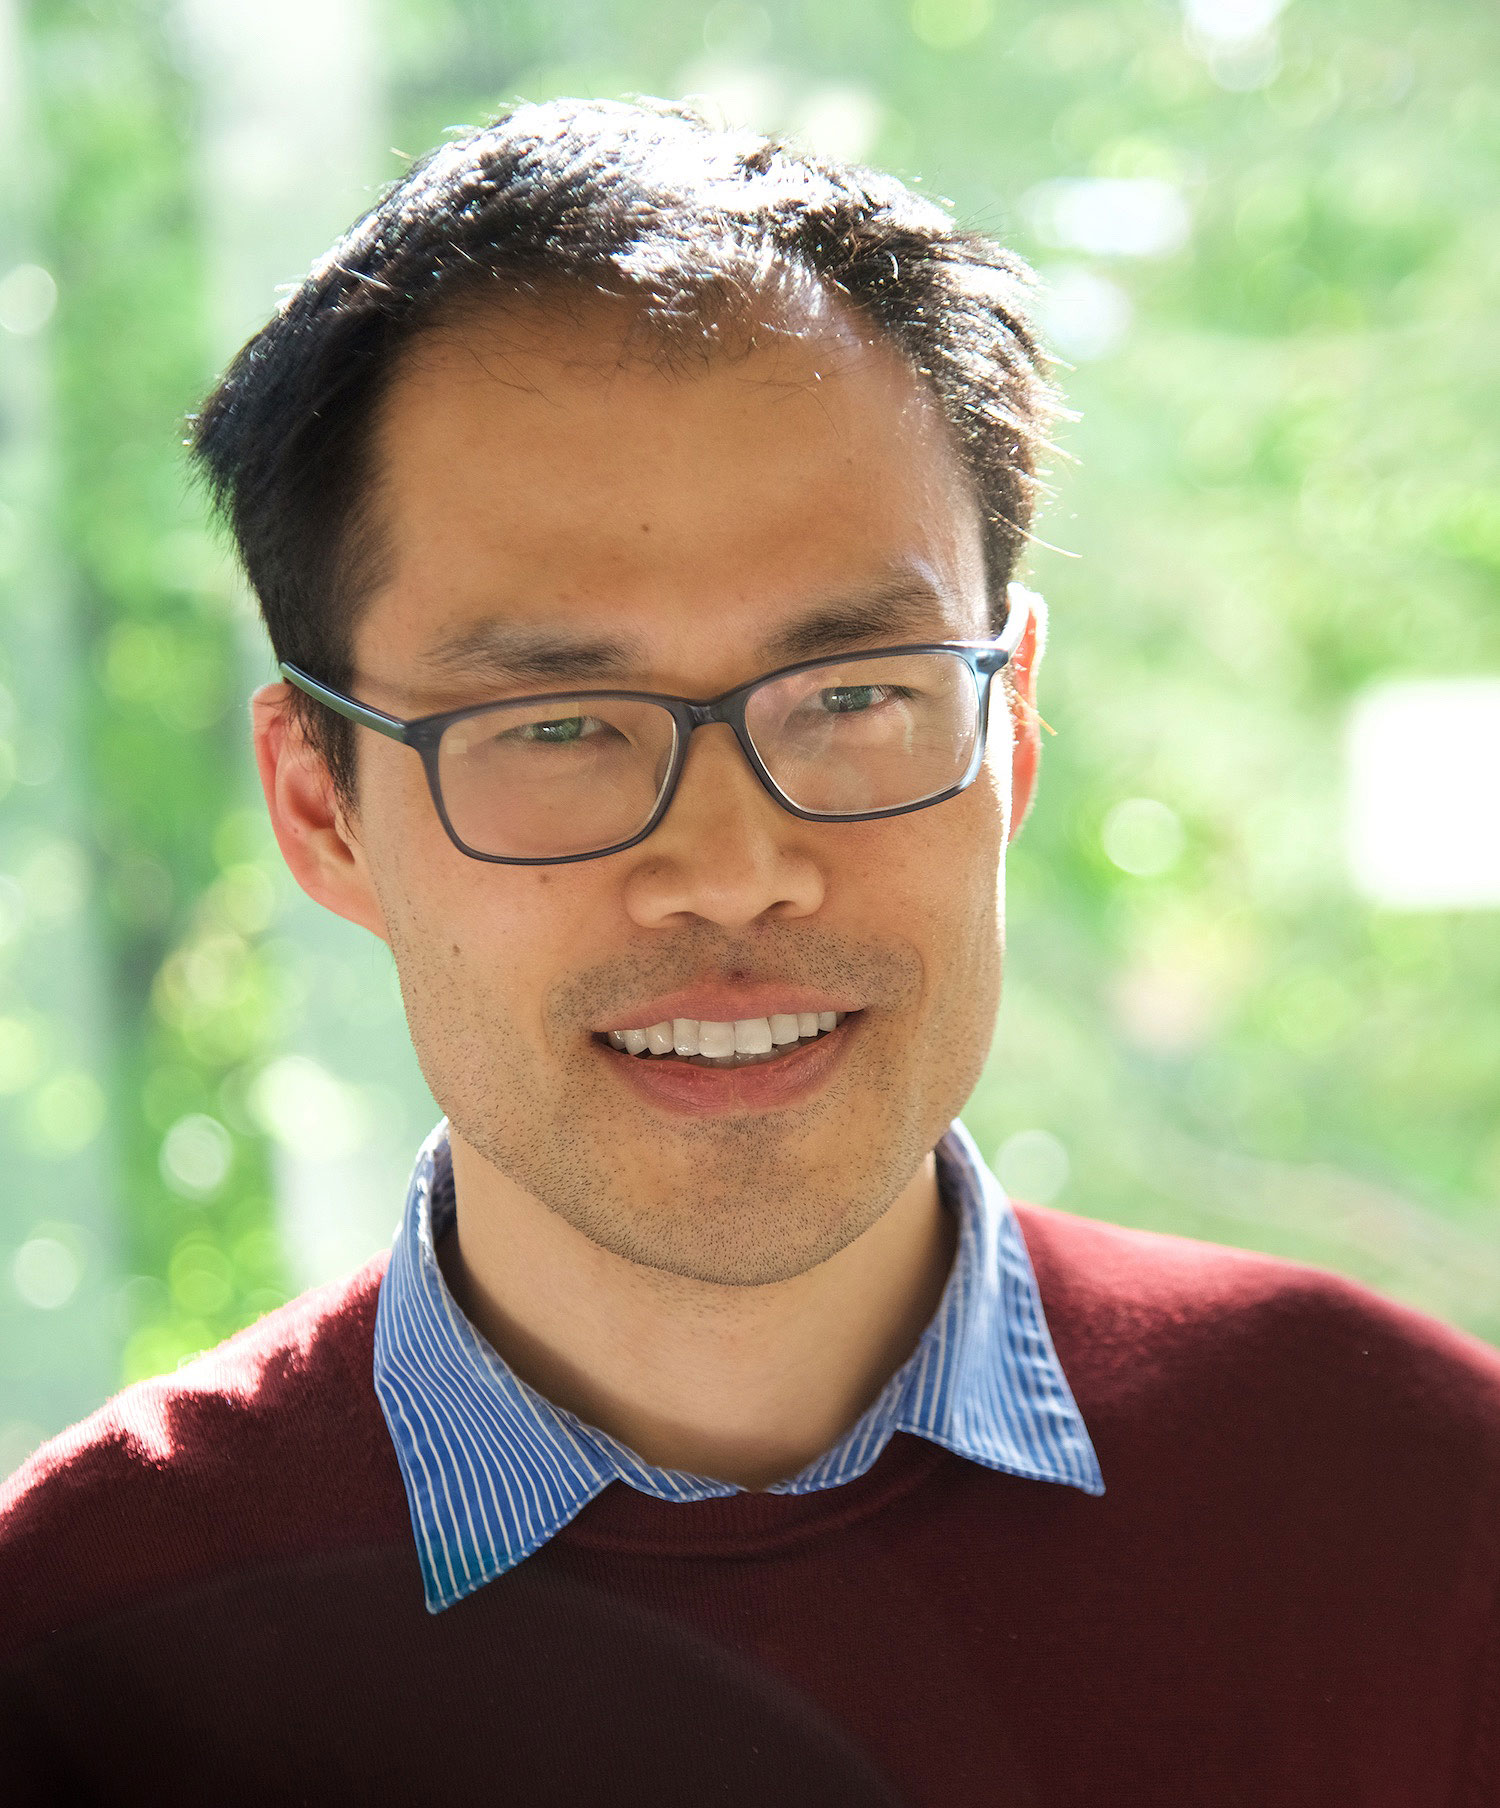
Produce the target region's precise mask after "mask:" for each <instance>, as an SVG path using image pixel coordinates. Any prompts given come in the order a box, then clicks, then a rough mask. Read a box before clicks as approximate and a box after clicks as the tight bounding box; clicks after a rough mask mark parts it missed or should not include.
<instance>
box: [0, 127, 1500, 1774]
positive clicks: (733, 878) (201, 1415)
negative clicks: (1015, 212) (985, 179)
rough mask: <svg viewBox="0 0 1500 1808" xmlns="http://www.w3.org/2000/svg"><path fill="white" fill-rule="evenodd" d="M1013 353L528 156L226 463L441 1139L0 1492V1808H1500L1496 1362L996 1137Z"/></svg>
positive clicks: (971, 257)
mask: <svg viewBox="0 0 1500 1808" xmlns="http://www.w3.org/2000/svg"><path fill="white" fill-rule="evenodd" d="M1023 295H1024V291H1023V287H1022V272H1021V270H1020V267H1019V266H1018V265H1017V264H1016V263H1015V262H1014V260H1012V259H1011V258H1009V257H1008V256H1007V255H1006V254H1005V253H1003V252H1001V251H999V250H998V249H997V248H996V247H994V246H992V245H990V244H988V243H986V242H984V241H981V240H978V239H976V238H973V237H971V236H967V235H965V234H963V233H961V232H960V231H959V230H958V229H957V228H956V227H955V226H954V225H953V223H952V222H951V220H950V219H949V218H948V216H947V215H946V214H945V213H943V212H942V211H941V210H939V209H938V208H936V207H934V206H932V205H931V204H929V203H927V202H925V201H922V200H920V199H917V198H915V197H913V196H912V195H911V194H909V193H908V192H907V191H906V190H904V189H903V188H902V187H901V186H900V185H899V184H898V183H896V182H894V181H892V180H890V179H887V178H884V177H880V176H875V175H872V174H871V173H869V172H860V171H853V170H849V169H845V168H840V167H835V166H832V165H828V164H825V163H823V162H820V161H817V160H814V159H812V158H810V157H805V156H802V155H799V154H797V153H796V152H794V151H791V150H788V149H786V148H785V147H780V146H777V145H774V144H771V143H768V142H766V141H764V140H762V139H759V138H755V137H753V136H750V135H746V134H734V133H722V132H718V131H715V130H712V129H710V128H708V127H706V126H705V125H703V124H702V123H701V122H699V121H698V120H696V119H695V118H693V117H692V116H691V115H689V114H687V113H684V112H682V111H679V110H675V109H671V108H655V107H649V106H640V107H635V106H632V107H626V106H612V105H597V104H589V105H584V104H578V103H562V104H558V105H553V106H547V107H525V108H521V109H520V110H518V111H517V112H515V113H514V114H512V115H510V116H509V117H508V118H506V119H503V120H502V121H500V122H499V123H498V124H497V125H495V126H493V127H491V128H489V129H487V130H484V131H481V132H478V133H475V134H472V135H470V136H468V137H466V138H463V139H460V140H458V141H456V142H454V143H452V144H450V145H448V146H446V147H444V148H443V149H442V150H440V151H438V152H437V153H435V154H434V155H433V156H432V157H431V158H430V159H428V160H427V161H426V162H425V163H424V164H421V165H419V166H418V167H417V168H416V169H415V170H414V171H413V172H412V173H411V174H410V175H409V176H408V177H407V178H406V179H405V180H404V181H403V182H402V183H400V184H398V185H397V186H396V187H395V188H394V189H393V190H392V191H391V192H390V193H389V194H388V195H387V196H386V197H385V198H384V199H383V200H382V201H381V202H380V204H379V205H378V206H377V207H376V208H375V210H374V211H373V212H372V213H371V215H370V216H368V218H367V219H366V220H364V221H363V222H361V223H360V224H359V225H357V226H356V227H355V228H354V229H353V230H352V231H351V233H350V234H349V235H348V236H347V237H346V238H345V239H344V241H343V242H342V243H341V244H340V245H339V246H337V247H336V248H335V249H334V251H332V252H331V253H330V254H329V255H328V257H327V258H326V259H324V260H323V262H322V263H321V264H320V265H318V266H317V268H315V270H314V271H313V273H312V274H311V275H310V276H309V278H308V279H307V281H306V282H305V283H304V284H303V285H302V287H301V288H300V289H299V290H298V292H297V293H296V294H295V295H293V296H292V297H291V298H290V299H289V300H288V302H287V304H286V305H285V307H284V308H283V309H282V310H281V312H280V313H279V315H278V316H277V318H276V319H274V320H273V321H272V322H271V323H270V324H269V325H268V326H267V327H266V328H265V330H264V331H263V332H262V333H261V334H259V335H258V336H257V337H256V339H254V340H252V341H251V343H250V345H249V346H247V347H246V349H245V350H244V352H242V354H241V355H240V357H239V359H238V360H237V361H236V363H235V365H234V367H233V368H232V369H231V371H230V372H229V374H228V376H227V377H226V378H225V380H224V382H223V383H222V385H221V386H220V388H219V389H218V391H217V392H216V393H215V395H214V396H213V397H212V398H211V399H210V401H209V402H208V404H207V405H206V407H205V409H204V411H203V414H202V416H201V417H200V419H199V421H198V424H197V431H196V452H197V456H198V458H199V460H200V462H201V464H202V467H203V469H204V470H205V471H206V473H207V474H208V477H209V479H210V481H211V483H212V484H213V486H214V489H215V492H216V495H217V497H218V499H219V501H220V503H221V504H222V506H223V508H224V510H225V513H226V515H227V517H228V519H229V521H230V523H231V524H232V526H233V529H234V532H235V534H236V537H237V542H238V545H239V548H240V551H241V553H242V555H243V557H244V560H245V564H246V568H247V570H248V573H249V576H250V578H251V581H252V582H253V584H254V586H255V588H256V590H257V593H258V595H259V597H260V599H261V602H262V604H263V607H264V611H265V617H266V621H267V625H268V628H269V631H270V635H271V640H272V643H273V646H274V648H275V652H276V656H277V659H278V661H279V662H280V668H281V673H282V682H280V683H278V684H274V685H271V686H269V687H268V688H266V689H265V690H263V691H261V692H260V693H259V694H258V695H257V697H256V699H255V705H254V713H255V743H256V751H257V756H258V759H259V762H260V770H261V775H262V779H263V781H264V786H265V792H266V798H267V802H268V805H269V808H270V811H271V816H272V820H273V823H274V825H275V829H276V833H277V837H278V840H279V842H280V845H281V848H282V850H283V853H284V854H285V857H286V859H287V862H288V864H289V865H290V867H291V869H292V871H293V873H294V874H295V875H296V877H297V879H298V881H299V882H300V884H301V885H302V886H303V888H304V889H305V890H306V891H307V892H309V893H310V894H311V896H313V897H314V898H315V899H317V900H318V901H319V902H320V903H322V904H324V905H326V906H327V907H328V908H329V909H331V910H333V911H335V912H337V913H338V914H339V915H341V916H344V917H347V918H348V919H350V920H351V921H352V922H355V923H358V924H361V925H362V926H364V927H365V928H367V929H368V930H370V931H371V932H372V933H373V934H375V935H377V936H379V937H380V938H381V939H382V940H384V941H385V942H387V943H388V944H389V946H390V948H391V951H392V954H393V956H394V958H395V962H396V967H397V971H398V974H399V976H400V981H401V986H402V993H403V997H404V999H405V1003H406V1010H407V1016H408V1021H409V1023H410V1027H411V1032H412V1036H413V1040H414V1042H415V1045H416V1048H417V1051H418V1054H419V1056H420V1058H421V1061H422V1065H423V1070H424V1072H425V1073H426V1075H427V1078H428V1080H429V1082H430V1084H431V1087H432V1090H433V1093H434V1095H435V1096H436V1097H437V1099H438V1100H439V1101H440V1102H441V1104H442V1106H443V1109H444V1111H445V1112H446V1120H445V1123H444V1124H443V1125H441V1126H439V1128H438V1130H437V1131H436V1132H435V1133H434V1134H433V1136H432V1138H431V1139H430V1140H429V1142H428V1143H427V1145H426V1146H425V1148H424V1149H423V1151H422V1152H421V1155H420V1157H419V1160H418V1163H417V1168H416V1172H415V1176H414V1178H413V1182H412V1188H411V1195H410V1198H409V1200H408V1204H407V1210H406V1215H405V1218H404V1221H403V1223H402V1226H401V1228H400V1230H399V1232H398V1235H397V1239H396V1244H395V1247H394V1249H393V1251H392V1253H391V1256H390V1258H389V1262H388V1264H387V1262H386V1261H385V1260H384V1259H381V1260H378V1261H375V1262H372V1263H371V1264H370V1265H369V1266H368V1267H367V1268H365V1269H364V1270H362V1271H361V1272H360V1273H358V1274H356V1275H355V1276H353V1277H352V1278H351V1279H350V1280H348V1281H347V1282H344V1283H341V1284H339V1285H336V1286H334V1287H331V1288H328V1289H324V1290H323V1291H321V1292H319V1293H315V1294H312V1295H310V1296H308V1297H306V1298H304V1299H301V1300H298V1301H294V1302H293V1303H292V1304H291V1305H290V1306H288V1307H287V1308H285V1309H284V1310H283V1311H281V1312H278V1313H273V1314H272V1315H271V1316H270V1317H268V1318H267V1319H264V1320H263V1321H262V1322H261V1323H260V1324H259V1325H257V1326H255V1327H254V1328H253V1329H252V1330H250V1331H248V1332H246V1333H244V1334H242V1335H241V1336H239V1337H237V1338H235V1339H232V1340H231V1341H230V1342H229V1343H228V1344H227V1345H225V1346H224V1347H223V1348H222V1349H220V1350H217V1351H212V1352H210V1353H209V1354H208V1355H206V1356H204V1357H203V1358H200V1359H199V1360H198V1361H197V1362H195V1363H193V1364H191V1365H190V1366H189V1367H187V1368H186V1369H184V1370H182V1371H180V1372H179V1373H178V1374H177V1375H175V1376H173V1377H171V1378H168V1379H164V1380H161V1381H158V1382H152V1383H149V1384H146V1385H144V1386H140V1387H137V1388H134V1389H131V1390H129V1391H127V1392H126V1393H125V1394H124V1395H122V1396H121V1397H120V1398H119V1399H118V1400H116V1401H114V1402H113V1403H111V1405H109V1406H108V1407H106V1408H105V1409H104V1410H103V1412H102V1413H100V1414H99V1415H97V1416H96V1417H95V1418H94V1419H93V1420H90V1421H89V1422H88V1423H87V1424H85V1425H83V1426H80V1427H78V1428H77V1429H76V1430H75V1431H73V1432H71V1433H69V1434H67V1435H65V1436H64V1437H63V1438H61V1439H59V1440H57V1441H56V1442H54V1443H53V1444H52V1445H50V1446H48V1447H47V1448H46V1449H44V1450H43V1451H42V1452H40V1453H39V1454H38V1455H37V1456H36V1457H35V1458H34V1459H33V1460H32V1462H31V1463H30V1464H29V1465H28V1466H27V1468H26V1469H24V1470H23V1471H22V1472H21V1474H20V1475H19V1476H18V1477H17V1478H16V1480H15V1481H14V1482H13V1484H12V1485H11V1487H10V1489H9V1491H8V1495H7V1496H6V1497H5V1510H4V1519H3V1530H0V1580H3V1587H4V1590H5V1599H6V1601H7V1607H6V1612H5V1622H4V1624H5V1631H4V1662H5V1669H4V1682H3V1685H0V1688H3V1694H0V1701H3V1713H4V1716H5V1718H4V1722H3V1725H4V1729H5V1750H6V1759H7V1763H8V1766H9V1769H8V1771H7V1778H8V1781H10V1782H11V1784H12V1794H11V1796H10V1798H9V1799H13V1800H14V1799H38V1800H50V1799H54V1798H55V1797H59V1796H61V1797H67V1798H69V1799H75V1798H76V1799H85V1800H93V1799H98V1800H147V1799H149V1800H151V1801H153V1802H164V1801H195V1802H196V1801H205V1800H213V1801H240V1800H245V1801H249V1800H267V1799H272V1800H276V1799H285V1798H289V1797H293V1796H295V1797H296V1798H297V1799H305V1800H310V1801H325V1800H360V1801H368V1800H403V1801H404V1800H422V1801H428V1800H433V1801H448V1800H453V1801H457V1800H468V1799H473V1798H477V1797H479V1796H480V1794H481V1792H482V1793H483V1794H484V1795H485V1796H486V1797H487V1798H489V1799H498V1800H502V1801H506V1802H526V1803H530V1802H593V1801H601V1802H602V1801H608V1802H617V1801H622V1802H684V1803H685V1802H695V1803H696V1802H700V1801H706V1800H714V1801H720V1800H724V1801H733V1802H746V1803H748V1802H764V1803H785V1802H808V1803H813V1802H817V1803H838V1802H904V1803H923V1804H959V1803H970V1802H972V1803H992V1802H993V1803H1037V1804H1051V1803H1058V1804H1062V1803H1068V1804H1095V1803H1097V1804H1105V1803H1109V1804H1121V1803H1151V1804H1160V1803H1168V1802H1170V1803H1199V1802H1201V1803H1213V1804H1216V1805H1217V1804H1226V1803H1247V1804H1249V1803H1254V1804H1256V1805H1257V1808H1264V1805H1266V1804H1290V1803H1334V1802H1338V1803H1360V1804H1365V1805H1374V1804H1397V1803H1400V1804H1403V1805H1409V1804H1434V1805H1436V1804H1451V1805H1453V1808H1458V1805H1459V1804H1470V1805H1477V1804H1480V1803H1493V1802H1497V1801H1500V1643H1497V1602H1496V1585H1497V1575H1500V1510H1497V1509H1500V1358H1497V1357H1496V1355H1495V1354H1494V1352H1492V1351H1489V1350H1487V1349H1485V1348H1483V1347H1482V1346H1480V1345H1479V1344H1477V1343H1475V1342H1474V1341H1472V1340H1470V1339H1467V1338H1465V1337H1463V1336H1462V1335H1460V1334H1459V1333H1457V1332H1454V1331H1450V1330H1448V1329H1445V1328H1444V1327H1442V1326H1440V1325H1437V1324H1435V1323H1432V1322H1430V1321H1428V1320H1426V1319H1423V1318H1421V1317H1419V1316H1417V1315H1414V1314H1412V1313H1410V1312H1407V1311H1404V1310H1401V1309H1398V1308H1396V1307H1394V1306H1391V1305H1388V1304H1386V1303H1384V1302H1382V1301H1380V1300H1378V1299H1376V1298H1374V1297H1373V1296H1371V1295H1369V1294H1367V1293H1365V1292H1363V1291H1361V1290H1360V1289H1358V1288H1356V1287H1353V1286H1351V1285H1349V1284H1347V1283H1344V1282H1342V1281H1338V1280H1335V1279H1334V1278H1332V1277H1330V1276H1326V1275H1322V1274H1318V1273H1315V1272H1312V1271H1309V1270H1306V1269H1301V1268H1296V1267H1293V1266H1290V1265H1287V1264H1283V1263H1279V1262H1275V1261H1272V1260H1269V1259H1266V1258H1262V1257H1258V1256H1250V1255H1246V1254H1242V1253H1239V1252H1233V1251H1228V1250H1223V1249H1217V1248H1213V1247H1210V1246H1207V1245H1199V1244H1194V1243H1190V1242H1185V1241H1181V1240H1176V1239H1171V1238H1161V1237H1153V1236H1147V1235H1144V1234H1140V1233H1134V1232H1129V1231H1124V1230H1119V1229H1115V1228H1112V1227H1109V1226H1106V1225H1099V1224H1090V1223H1087V1222H1084V1221H1081V1220H1077V1219H1071V1218H1068V1217H1066V1216H1064V1215H1062V1214H1058V1213H1050V1212H1046V1211H1041V1210H1036V1209H1030V1208H1027V1207H1024V1206H1015V1207H1012V1206H1011V1205H1009V1203H1008V1202H1007V1201H1006V1200H1005V1199H1004V1198H1003V1197H1002V1196H1001V1194H1000V1193H999V1191H998V1189H997V1188H996V1186H995V1183H994V1182H993V1180H992V1179H991V1178H990V1177H989V1175H988V1174H987V1173H986V1172H985V1170H984V1167H983V1164H982V1163H981V1161H980V1160H979V1158H978V1156H977V1154H976V1152H975V1150H974V1148H973V1146H972V1144H971V1143H970V1142H969V1141H968V1140H967V1138H966V1137H965V1135H964V1133H963V1132H962V1130H961V1129H960V1128H958V1127H957V1126H956V1125H955V1124H954V1123H953V1120H954V1118H955V1115H956V1113H957V1111H958V1110H959V1108H960V1107H961V1105H962V1104H963V1102H964V1100H965V1099H966V1097H967V1096H968V1094H969V1092H970V1090H971V1088H972V1086H973V1085H974V1082H975V1080H976V1078H977V1076H978V1073H979V1071H980V1066H981V1063H982V1061H983V1058H984V1055H985V1052H986V1049H987V1046H988V1043H989V1040H990V1035H991V1028H992V1021H993V1017H994V1012H995V1009H996V1005H997V1002H998V997H999V989H1000V976H1001V954H1002V946H1003V935H1002V899H1003V887H1002V884H1001V875H1002V873H1003V857H1004V850H1005V846H1006V842H1007V840H1008V838H1009V837H1010V835H1011V834H1013V833H1014V831H1015V828H1016V826H1017V824H1018V823H1019V822H1020V820H1021V819H1022V817H1023V816H1024V814H1025V812H1026V809H1027V807H1028V805H1029V803H1030V800H1031V795H1032V791H1033V787H1034V785H1035V781H1036V772H1037V735H1036V725H1037V716H1036V710H1035V704H1034V697H1035V685H1036V678H1037V668H1038V662H1039V659H1040V655H1041V651H1042V640H1043V624H1044V614H1043V610H1042V605H1041V603H1040V599H1037V598H1034V597H1031V596H1030V595H1029V594H1028V593H1027V592H1026V591H1025V590H1024V589H1022V588H1021V587H1020V586H1018V585H1017V584H1016V583H1015V582H1014V578H1013V568H1014V565H1015V560H1016V556H1017V553H1018V551H1019V549H1020V546H1021V544H1022V542H1023V540H1024V538H1025V534H1026V529H1027V523H1028V520H1029V516H1030V509H1031V500H1032V489H1033V474H1034V469H1035V459H1036V448H1037V444H1038V441H1039V439H1040V436H1041V434H1042V431H1043V429H1044V427H1045V424H1046V418H1047V413H1048V408H1049V401H1050V397H1049V391H1048V388H1047V385H1046V382H1045V380H1044V378H1043V376H1042V374H1041V366H1040V357H1039V353H1038V351H1037V349H1036V346H1035V344H1034V341H1033V339H1032V337H1031V335H1030V332H1029V330H1028V328H1027V326H1026V324H1025V320H1024V316H1023V313H1022V310H1021V304H1022V300H1023ZM16 1790H19V1792H20V1793H19V1798H18V1796H17V1794H16V1793H15V1791H16ZM28 1792H29V1793H28Z"/></svg>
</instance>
